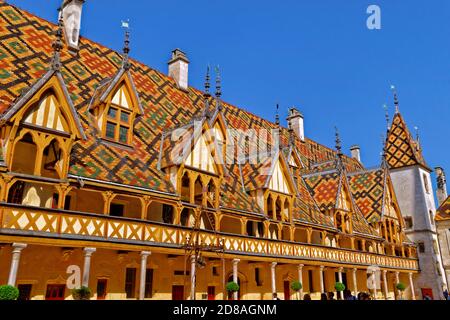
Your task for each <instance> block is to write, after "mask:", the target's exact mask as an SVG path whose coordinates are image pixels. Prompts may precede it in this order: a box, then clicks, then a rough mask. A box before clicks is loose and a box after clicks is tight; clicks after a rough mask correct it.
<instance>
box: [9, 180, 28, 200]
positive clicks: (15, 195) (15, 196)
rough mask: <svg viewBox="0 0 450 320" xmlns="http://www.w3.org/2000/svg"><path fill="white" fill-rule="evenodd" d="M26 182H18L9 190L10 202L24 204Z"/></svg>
mask: <svg viewBox="0 0 450 320" xmlns="http://www.w3.org/2000/svg"><path fill="white" fill-rule="evenodd" d="M24 189H25V182H23V181H17V182H16V183H15V184H14V185H13V186H12V187H11V189H10V190H9V194H8V202H9V203H15V204H22V200H23V192H24Z"/></svg>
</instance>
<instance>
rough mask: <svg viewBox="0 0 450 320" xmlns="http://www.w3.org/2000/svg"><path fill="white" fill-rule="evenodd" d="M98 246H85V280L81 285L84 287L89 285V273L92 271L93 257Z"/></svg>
mask: <svg viewBox="0 0 450 320" xmlns="http://www.w3.org/2000/svg"><path fill="white" fill-rule="evenodd" d="M96 250H97V249H96V248H84V249H83V252H84V265H83V281H82V282H81V285H82V286H83V287H89V273H90V271H91V257H92V254H93V253H94V252H95V251H96Z"/></svg>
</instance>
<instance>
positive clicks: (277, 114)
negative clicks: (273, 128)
mask: <svg viewBox="0 0 450 320" xmlns="http://www.w3.org/2000/svg"><path fill="white" fill-rule="evenodd" d="M279 109H280V105H279V104H278V103H277V112H276V113H275V124H276V125H277V126H279V125H280V114H279V113H278V111H279Z"/></svg>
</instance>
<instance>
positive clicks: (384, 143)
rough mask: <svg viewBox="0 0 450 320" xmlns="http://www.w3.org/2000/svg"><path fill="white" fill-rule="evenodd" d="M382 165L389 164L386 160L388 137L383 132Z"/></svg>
mask: <svg viewBox="0 0 450 320" xmlns="http://www.w3.org/2000/svg"><path fill="white" fill-rule="evenodd" d="M380 137H381V153H380V155H381V166H382V167H383V166H387V162H386V137H385V136H384V134H381V136H380Z"/></svg>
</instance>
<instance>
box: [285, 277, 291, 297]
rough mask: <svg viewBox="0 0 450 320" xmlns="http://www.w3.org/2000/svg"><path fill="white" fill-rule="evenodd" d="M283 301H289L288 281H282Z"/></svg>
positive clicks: (289, 287) (289, 288)
mask: <svg viewBox="0 0 450 320" xmlns="http://www.w3.org/2000/svg"><path fill="white" fill-rule="evenodd" d="M283 287H284V300H291V286H290V283H289V281H284V283H283Z"/></svg>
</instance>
